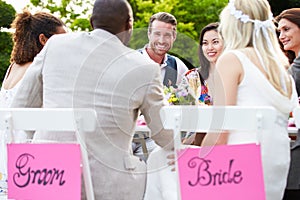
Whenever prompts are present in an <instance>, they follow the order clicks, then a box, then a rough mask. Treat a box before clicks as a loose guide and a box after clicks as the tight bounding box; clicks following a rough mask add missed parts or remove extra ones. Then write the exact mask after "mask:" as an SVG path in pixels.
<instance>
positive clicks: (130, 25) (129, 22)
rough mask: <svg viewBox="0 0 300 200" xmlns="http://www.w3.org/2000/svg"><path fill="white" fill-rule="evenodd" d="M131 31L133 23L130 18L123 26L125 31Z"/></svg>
mask: <svg viewBox="0 0 300 200" xmlns="http://www.w3.org/2000/svg"><path fill="white" fill-rule="evenodd" d="M132 29H133V23H132V21H131V19H130V18H128V19H127V21H126V25H125V30H132Z"/></svg>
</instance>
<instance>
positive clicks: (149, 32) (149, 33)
mask: <svg viewBox="0 0 300 200" xmlns="http://www.w3.org/2000/svg"><path fill="white" fill-rule="evenodd" d="M147 33H148V34H147V35H148V40H150V35H151V30H150V29H149V28H148V31H147Z"/></svg>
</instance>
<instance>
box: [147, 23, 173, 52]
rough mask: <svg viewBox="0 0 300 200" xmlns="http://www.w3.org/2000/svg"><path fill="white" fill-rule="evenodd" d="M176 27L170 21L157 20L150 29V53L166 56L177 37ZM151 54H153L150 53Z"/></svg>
mask: <svg viewBox="0 0 300 200" xmlns="http://www.w3.org/2000/svg"><path fill="white" fill-rule="evenodd" d="M175 30H176V28H175V26H174V25H172V24H170V23H165V22H162V21H158V20H155V21H153V22H152V26H151V28H150V29H149V31H148V38H149V47H150V49H149V50H150V52H149V53H150V54H155V55H156V56H161V57H162V56H165V54H166V53H167V52H168V51H169V50H170V49H171V48H172V46H173V43H174V41H175V39H176V31H175ZM150 56H151V55H150Z"/></svg>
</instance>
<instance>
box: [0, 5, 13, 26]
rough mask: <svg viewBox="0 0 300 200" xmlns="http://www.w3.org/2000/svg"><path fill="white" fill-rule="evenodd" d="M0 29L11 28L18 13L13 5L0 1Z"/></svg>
mask: <svg viewBox="0 0 300 200" xmlns="http://www.w3.org/2000/svg"><path fill="white" fill-rule="evenodd" d="M0 11H1V15H0V27H3V28H9V27H10V24H11V22H12V21H13V20H14V18H15V14H16V11H15V9H14V7H12V5H10V4H7V3H5V2H4V1H3V0H0Z"/></svg>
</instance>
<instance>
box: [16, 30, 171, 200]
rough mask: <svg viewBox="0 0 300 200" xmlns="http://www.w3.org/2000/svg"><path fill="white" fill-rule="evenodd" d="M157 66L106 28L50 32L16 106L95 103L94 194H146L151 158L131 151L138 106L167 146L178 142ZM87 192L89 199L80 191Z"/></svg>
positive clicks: (91, 141)
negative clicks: (166, 121) (165, 118)
mask: <svg viewBox="0 0 300 200" xmlns="http://www.w3.org/2000/svg"><path fill="white" fill-rule="evenodd" d="M163 105H164V101H163V87H162V83H161V78H160V68H159V66H158V65H157V64H155V63H154V62H151V61H148V60H145V59H144V58H143V57H142V55H141V54H140V53H138V52H137V51H135V50H132V49H129V48H127V47H126V46H124V45H123V44H122V43H121V41H120V40H119V39H118V38H117V37H116V36H114V35H112V34H110V33H109V32H106V31H104V30H101V29H97V30H94V31H92V32H90V33H68V34H61V35H55V36H53V37H51V38H50V39H49V41H48V42H47V44H46V45H45V47H44V48H43V50H42V51H41V53H40V54H39V55H37V56H36V58H35V59H34V62H33V63H32V65H31V66H30V67H29V69H28V70H27V72H26V74H25V75H24V79H23V82H22V84H21V86H20V89H19V91H18V92H17V94H16V97H15V99H14V100H13V103H12V107H41V106H42V107H44V108H59V107H73V108H93V109H95V110H96V112H97V117H98V126H97V131H96V132H94V133H87V134H86V135H85V140H86V142H87V148H88V153H89V162H90V167H91V172H92V181H93V186H94V191H95V196H96V199H99V200H100V199H101V200H105V199H113V200H114V199H124V200H129V199H130V200H135V199H137V200H140V199H142V198H143V194H144V188H145V177H146V165H145V164H144V163H143V162H142V161H140V160H139V159H138V158H137V157H135V156H133V155H132V150H131V142H132V138H133V135H134V129H135V123H136V119H137V116H138V113H139V111H140V112H141V113H142V114H143V115H144V117H145V120H146V122H147V124H148V126H149V128H150V129H151V131H152V138H153V139H154V140H155V141H156V143H157V144H159V145H160V146H162V147H165V148H168V149H170V148H173V143H172V137H173V136H172V132H170V131H166V130H163V128H162V122H161V121H160V116H159V110H160V108H161V107H162V106H163ZM39 139H42V140H45V139H47V140H58V141H66V140H75V136H74V133H56V134H55V133H43V132H37V133H35V135H34V140H39ZM83 199H84V198H83Z"/></svg>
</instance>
